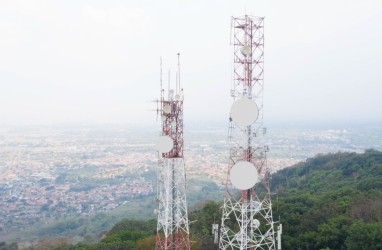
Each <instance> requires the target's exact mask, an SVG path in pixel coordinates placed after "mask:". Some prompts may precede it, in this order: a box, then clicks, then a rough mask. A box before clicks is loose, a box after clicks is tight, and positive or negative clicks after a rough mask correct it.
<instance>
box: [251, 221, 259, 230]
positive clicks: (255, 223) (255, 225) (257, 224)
mask: <svg viewBox="0 0 382 250" xmlns="http://www.w3.org/2000/svg"><path fill="white" fill-rule="evenodd" d="M252 223H253V227H254V228H259V226H260V221H259V220H258V219H253V220H252Z"/></svg>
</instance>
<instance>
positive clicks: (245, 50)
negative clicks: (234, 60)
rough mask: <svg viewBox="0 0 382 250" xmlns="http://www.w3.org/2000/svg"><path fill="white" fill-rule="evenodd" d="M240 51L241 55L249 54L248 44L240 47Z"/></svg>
mask: <svg viewBox="0 0 382 250" xmlns="http://www.w3.org/2000/svg"><path fill="white" fill-rule="evenodd" d="M240 52H241V54H243V56H249V55H250V54H251V48H250V47H249V46H248V45H244V46H243V47H241V49H240Z"/></svg>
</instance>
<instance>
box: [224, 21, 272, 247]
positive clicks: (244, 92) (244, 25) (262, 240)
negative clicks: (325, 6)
mask: <svg viewBox="0 0 382 250" xmlns="http://www.w3.org/2000/svg"><path fill="white" fill-rule="evenodd" d="M231 32H232V33H231V45H233V48H234V69H233V73H234V79H233V88H232V90H231V96H232V97H233V100H234V101H235V100H238V99H241V98H247V99H250V100H253V101H255V102H256V105H257V107H258V112H259V115H258V118H257V120H256V121H255V122H254V123H253V124H251V125H249V126H240V125H238V124H236V123H235V122H234V121H233V120H232V118H230V124H229V143H230V152H229V164H228V174H227V184H226V192H225V197H224V203H223V206H222V220H221V227H220V237H219V248H220V249H240V250H244V249H275V247H276V246H275V237H274V221H273V217H272V203H271V193H270V186H269V176H270V175H269V172H270V170H269V168H268V167H267V157H266V153H267V151H268V147H267V146H266V145H265V143H264V135H265V133H266V129H265V128H264V127H263V87H264V17H252V16H248V15H245V16H243V17H239V18H235V17H232V20H231ZM238 161H248V162H250V163H252V164H253V165H254V166H255V167H256V169H257V172H258V175H259V179H260V182H261V184H262V185H261V188H257V186H258V185H257V186H256V190H255V188H254V187H252V188H250V189H248V190H241V191H240V192H238V190H237V189H235V188H234V187H233V186H232V183H231V180H230V172H231V169H232V167H233V166H234V165H235V163H236V162H238ZM240 194H241V195H240Z"/></svg>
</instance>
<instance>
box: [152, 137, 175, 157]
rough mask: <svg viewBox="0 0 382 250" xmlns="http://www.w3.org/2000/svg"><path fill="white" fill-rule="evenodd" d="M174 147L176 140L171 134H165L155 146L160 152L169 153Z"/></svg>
mask: <svg viewBox="0 0 382 250" xmlns="http://www.w3.org/2000/svg"><path fill="white" fill-rule="evenodd" d="M173 147H174V142H173V140H172V139H171V137H170V136H167V135H164V136H161V137H159V139H158V141H157V143H156V145H155V148H156V149H157V150H158V151H159V153H168V152H170V151H171V149H172V148H173Z"/></svg>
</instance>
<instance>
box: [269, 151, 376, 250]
mask: <svg viewBox="0 0 382 250" xmlns="http://www.w3.org/2000/svg"><path fill="white" fill-rule="evenodd" d="M381 177H382V153H381V152H378V151H375V150H367V151H365V153H363V154H356V153H336V154H327V155H318V156H316V157H314V158H311V159H308V160H306V161H305V162H303V163H299V164H297V165H296V166H294V167H290V168H287V169H284V170H281V171H279V172H278V173H276V174H274V175H273V176H272V180H271V185H272V188H273V190H275V191H276V193H277V197H276V200H274V204H273V205H274V209H273V210H274V217H275V218H280V220H281V223H283V231H284V233H283V247H284V248H285V249H294V248H295V249H298V248H301V249H313V250H314V249H326V248H328V249H379V248H378V247H379V246H380V245H378V244H381V243H380V242H381V239H379V238H378V237H375V234H376V233H377V232H380V231H381V230H382V224H381V223H382V191H381V190H382V186H381V183H382V182H381V181H380V180H381ZM356 228H358V230H361V231H359V232H358V233H355V231H356ZM360 246H368V247H360Z"/></svg>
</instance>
